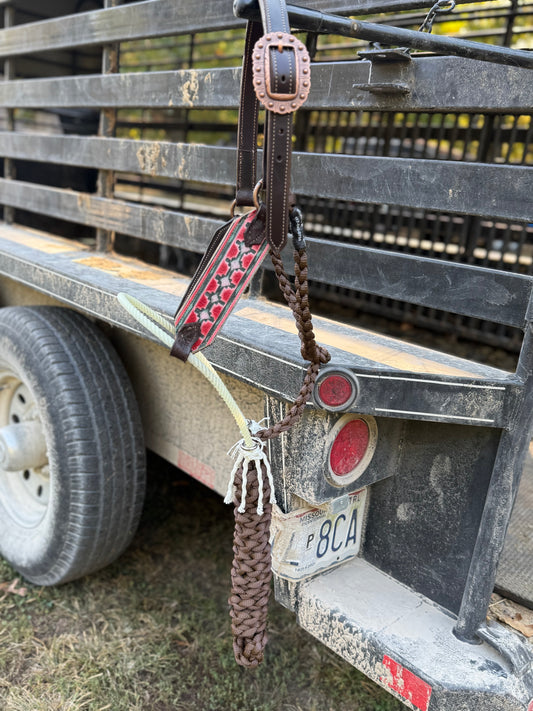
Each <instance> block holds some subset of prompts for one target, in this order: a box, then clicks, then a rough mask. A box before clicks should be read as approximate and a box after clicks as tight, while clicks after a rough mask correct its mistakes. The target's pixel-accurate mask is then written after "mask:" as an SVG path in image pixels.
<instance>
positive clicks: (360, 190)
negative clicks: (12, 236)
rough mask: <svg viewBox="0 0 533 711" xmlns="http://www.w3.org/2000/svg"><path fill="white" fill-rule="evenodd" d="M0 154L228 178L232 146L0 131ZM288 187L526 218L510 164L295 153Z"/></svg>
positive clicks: (518, 172)
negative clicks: (290, 185)
mask: <svg viewBox="0 0 533 711" xmlns="http://www.w3.org/2000/svg"><path fill="white" fill-rule="evenodd" d="M0 155H3V156H4V157H7V158H22V159H26V160H38V161H44V162H52V163H65V164H68V165H77V166H85V167H88V168H100V169H105V170H116V171H120V172H136V173H142V174H144V175H151V176H156V175H157V176H163V177H170V178H179V179H180V180H192V181H198V182H205V183H214V184H217V185H234V184H235V162H236V155H235V149H232V148H225V147H220V146H204V145H194V144H181V143H166V142H152V141H132V140H129V139H103V138H85V137H78V136H48V135H38V134H20V133H19V134H17V133H15V134H12V133H10V132H7V131H6V132H0ZM472 186H475V189H473V187H472ZM293 189H294V191H295V192H296V193H299V194H303V195H312V196H314V197H322V198H333V199H336V200H349V201H356V202H366V203H371V204H392V205H404V206H406V207H413V208H418V209H430V210H438V211H443V212H452V213H459V214H468V215H477V216H480V217H489V218H500V219H507V220H517V221H525V222H528V221H530V220H531V217H532V215H531V195H532V194H533V170H531V168H529V167H526V166H515V165H499V164H490V165H489V164H485V163H462V162H459V161H443V160H425V159H414V158H383V157H379V156H348V155H335V154H318V153H295V154H294V155H293Z"/></svg>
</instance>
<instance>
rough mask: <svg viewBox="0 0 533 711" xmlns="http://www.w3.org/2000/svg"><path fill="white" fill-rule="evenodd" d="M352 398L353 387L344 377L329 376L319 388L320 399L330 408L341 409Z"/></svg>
mask: <svg viewBox="0 0 533 711" xmlns="http://www.w3.org/2000/svg"><path fill="white" fill-rule="evenodd" d="M352 396H353V385H352V383H351V382H350V381H349V380H348V378H347V377H345V376H344V375H328V376H327V377H326V378H324V380H323V381H322V382H321V383H320V384H319V386H318V397H319V398H320V399H321V400H322V402H323V403H324V405H328V406H329V407H340V406H341V405H344V404H345V403H347V402H348V400H350V398H351V397H352Z"/></svg>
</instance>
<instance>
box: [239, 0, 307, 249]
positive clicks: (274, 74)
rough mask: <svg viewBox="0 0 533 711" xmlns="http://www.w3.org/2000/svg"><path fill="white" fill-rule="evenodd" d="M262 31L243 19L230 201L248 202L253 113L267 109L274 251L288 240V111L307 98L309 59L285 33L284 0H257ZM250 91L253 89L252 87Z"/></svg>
mask: <svg viewBox="0 0 533 711" xmlns="http://www.w3.org/2000/svg"><path fill="white" fill-rule="evenodd" d="M260 7H261V17H262V20H263V27H264V30H265V34H264V35H263V36H262V37H259V31H260V30H259V24H258V23H255V22H250V23H248V29H247V35H246V43H245V54H244V61H243V73H242V81H241V103H240V110H239V129H238V158H237V190H236V198H235V204H237V205H250V204H252V200H251V199H250V196H251V195H252V194H253V189H254V187H255V179H256V171H257V158H256V155H257V117H258V109H259V105H258V102H260V103H261V104H262V105H263V106H264V107H265V109H266V121H265V146H264V151H263V175H264V187H265V193H266V194H265V201H266V218H265V219H266V237H267V240H268V242H269V244H270V247H271V248H272V250H273V251H274V252H275V253H276V254H279V252H280V251H281V250H282V249H283V247H284V246H285V244H286V242H287V233H288V226H289V209H290V197H289V195H290V173H291V152H292V151H291V148H292V113H293V112H294V111H295V110H296V109H297V108H299V106H301V105H302V104H303V102H304V101H305V99H306V98H307V94H308V92H309V87H310V61H309V55H308V54H307V50H306V49H305V47H304V45H303V44H302V43H301V42H300V41H299V40H297V39H296V38H295V37H293V36H292V35H290V34H289V30H290V26H289V18H288V14H287V8H286V5H285V1H284V0H260ZM252 89H253V91H252Z"/></svg>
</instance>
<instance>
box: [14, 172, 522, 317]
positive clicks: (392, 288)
mask: <svg viewBox="0 0 533 711" xmlns="http://www.w3.org/2000/svg"><path fill="white" fill-rule="evenodd" d="M0 194H1V196H2V201H3V202H4V203H6V204H8V205H12V206H14V207H17V208H20V209H26V210H30V211H32V212H38V213H41V214H44V215H52V216H55V217H59V218H62V219H65V220H69V221H72V222H77V223H82V224H86V225H93V226H95V227H100V228H102V229H112V230H116V231H117V232H119V233H124V234H131V235H134V236H136V237H141V238H144V239H148V240H151V241H154V242H158V243H160V244H168V245H171V246H174V247H183V248H185V249H189V250H192V251H196V252H203V251H204V250H205V248H206V246H207V244H208V241H209V239H210V237H211V236H212V234H213V232H214V230H215V228H216V227H217V226H218V225H219V224H220V223H219V222H217V221H216V220H211V219H208V218H201V217H196V216H191V215H186V214H183V213H177V212H170V211H165V210H158V209H155V208H150V207H144V206H142V205H138V204H134V203H127V202H120V201H117V200H109V199H106V198H99V197H96V196H94V195H88V194H85V193H75V192H73V191H70V190H60V189H58V188H50V187H43V186H40V185H33V184H31V183H22V182H19V181H10V180H5V179H0ZM308 241H309V252H310V263H311V264H312V265H313V267H312V275H311V277H312V278H313V279H314V280H316V281H323V282H326V283H329V284H335V285H337V286H341V287H346V288H350V289H357V290H361V291H366V292H369V293H374V294H379V295H382V296H385V297H387V298H395V299H400V300H404V301H407V302H410V303H417V304H421V305H423V306H427V307H430V308H446V310H447V311H451V312H453V313H460V314H463V315H466V316H473V317H475V318H485V319H488V320H493V321H495V322H496V323H505V324H508V325H511V326H518V327H521V326H523V323H524V314H525V312H526V309H527V306H528V304H529V298H530V295H531V286H532V279H531V278H530V277H525V276H521V275H518V274H513V273H509V272H500V271H497V270H493V269H484V268H481V267H472V266H470V265H463V264H455V263H453V262H444V261H439V260H436V259H424V258H423V257H413V256H411V255H404V254H396V253H391V252H386V251H384V250H374V249H368V248H366V247H358V246H354V245H349V244H342V243H336V242H333V241H327V240H320V239H309V240H308ZM286 256H287V260H288V262H287V267H288V268H289V269H290V267H291V263H290V262H291V260H290V255H289V254H288V250H287V255H286ZM267 266H268V265H267Z"/></svg>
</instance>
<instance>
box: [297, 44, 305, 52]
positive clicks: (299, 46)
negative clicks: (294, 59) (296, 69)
mask: <svg viewBox="0 0 533 711" xmlns="http://www.w3.org/2000/svg"><path fill="white" fill-rule="evenodd" d="M303 48H304V46H303V44H299V45H298V49H299V50H300V52H301V51H302V49H303Z"/></svg>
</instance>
